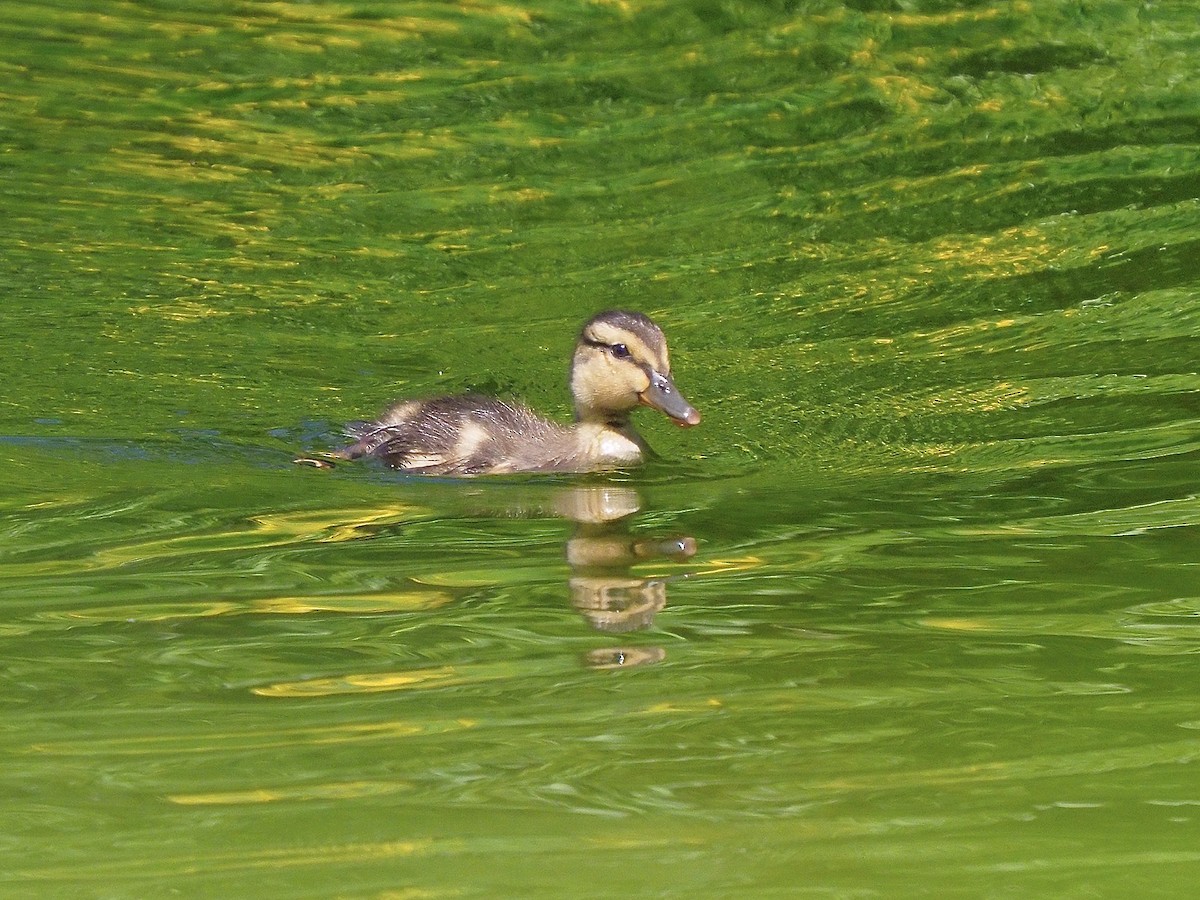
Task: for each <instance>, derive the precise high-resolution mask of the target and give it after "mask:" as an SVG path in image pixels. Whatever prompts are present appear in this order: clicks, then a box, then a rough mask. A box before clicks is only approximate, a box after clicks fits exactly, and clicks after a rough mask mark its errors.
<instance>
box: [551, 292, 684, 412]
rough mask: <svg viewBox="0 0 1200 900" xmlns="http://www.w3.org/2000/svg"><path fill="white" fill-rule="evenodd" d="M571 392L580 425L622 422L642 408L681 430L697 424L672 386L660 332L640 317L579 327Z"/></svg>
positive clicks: (603, 318)
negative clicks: (670, 421)
mask: <svg viewBox="0 0 1200 900" xmlns="http://www.w3.org/2000/svg"><path fill="white" fill-rule="evenodd" d="M571 393H572V395H574V397H575V414H576V416H577V417H578V418H579V420H580V421H596V420H606V421H613V420H617V421H623V420H624V419H625V417H626V416H627V415H628V413H629V410H631V409H633V408H634V407H635V406H637V405H638V404H639V403H642V404H645V405H646V406H651V407H653V408H654V409H657V410H658V411H659V412H661V413H664V414H666V415H667V416H669V417H670V418H671V419H672V420H673V421H674V422H675V423H676V424H677V425H680V426H683V427H684V428H688V427H691V426H692V425H698V424H700V413H699V412H697V411H696V409H695V407H693V406H692V405H691V404H690V403H688V402H687V401H686V400H685V399H683V395H682V394H680V393H679V390H678V389H677V388H676V387H675V383H674V382H673V381H671V363H670V360H669V359H668V358H667V340H666V338H664V337H663V333H662V330H661V329H659V327H658V326H657V325H655V324H654V323H653V322H651V321H650V320H649V319H648V318H646V317H645V316H643V315H642V314H641V313H636V312H624V311H622V310H610V311H608V312H602V313H600V314H599V315H597V316H594V317H593V318H592V319H590V320H589V321H588V322H587V324H586V325H584V326H583V330H582V331H581V332H580V333H579V341H578V343H576V345H575V356H574V357H573V359H572V360H571Z"/></svg>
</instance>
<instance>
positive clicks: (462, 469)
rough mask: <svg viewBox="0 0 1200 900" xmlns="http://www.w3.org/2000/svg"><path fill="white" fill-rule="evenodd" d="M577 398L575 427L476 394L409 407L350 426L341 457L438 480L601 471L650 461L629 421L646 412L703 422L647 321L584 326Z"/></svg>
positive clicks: (608, 315)
mask: <svg viewBox="0 0 1200 900" xmlns="http://www.w3.org/2000/svg"><path fill="white" fill-rule="evenodd" d="M571 394H572V395H573V396H574V398H575V422H574V424H572V425H559V424H557V423H555V422H550V421H547V420H546V419H543V418H542V417H541V416H539V415H537V414H536V413H534V412H533V411H532V410H530V409H527V408H526V407H524V406H519V405H516V404H512V403H507V402H505V401H503V400H497V399H495V398H492V397H484V396H480V395H476V394H464V395H460V396H454V397H436V398H434V399H431V400H402V401H400V402H398V403H396V404H395V405H393V406H392V407H390V408H389V409H388V410H387V411H385V412H384V414H383V415H382V416H380V418H379V419H378V420H376V421H374V422H355V423H351V424H350V425H348V426H346V434H347V435H348V436H350V437H352V438H355V443H353V444H352V445H350V446H349V447H346V448H344V449H342V450H339V451H337V452H336V453H334V454H332V456H333V457H334V458H338V459H358V458H359V457H363V456H374V457H378V458H379V459H381V460H383V461H384V462H385V463H387V465H389V466H391V467H392V468H393V469H403V470H405V471H409V472H420V473H424V474H429V475H485V474H502V473H508V472H596V471H602V470H605V469H615V468H621V467H624V466H632V465H637V464H638V463H641V462H642V460H643V458H644V457H645V454H646V452H647V450H648V448H647V446H646V443H645V441H643V440H642V438H641V436H640V435H638V433H637V432H636V431H634V430H633V426H632V425H631V424H630V421H629V414H630V412H631V411H632V410H633V409H634V408H635V407H636V406H638V404H645V405H646V406H651V407H653V408H654V409H657V410H659V411H660V412H662V413H665V414H666V415H667V416H669V417H670V418H671V419H673V420H674V421H675V422H676V423H677V424H679V425H681V426H683V427H685V428H686V427H691V426H692V425H697V424H699V422H700V413H698V412H697V411H696V410H695V408H694V407H692V405H691V404H690V403H688V402H687V401H686V400H685V399H684V398H683V396H682V395H681V394H680V393H679V391H678V390H677V389H676V388H675V384H674V382H672V381H671V364H670V361H669V360H668V359H667V342H666V339H665V338H664V337H663V333H662V331H661V330H660V329H659V327H658V326H657V325H655V324H654V323H653V322H652V321H650V319H648V318H647V317H646V316H644V315H642V314H641V313H635V312H623V311H620V310H612V311H609V312H603V313H600V314H599V315H597V316H595V317H594V318H592V319H590V320H589V321H588V322H587V324H586V325H584V326H583V330H582V331H581V332H580V333H579V340H578V341H577V342H576V344H575V354H574V356H573V357H572V359H571Z"/></svg>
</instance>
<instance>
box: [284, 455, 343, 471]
mask: <svg viewBox="0 0 1200 900" xmlns="http://www.w3.org/2000/svg"><path fill="white" fill-rule="evenodd" d="M342 458H343V457H339V456H334V455H333V454H332V453H330V454H327V455H325V456H320V457H316V456H297V457H296V458H295V459H293V460H292V462H294V463H295V464H296V465H298V466H312V467H313V468H314V469H335V468H337V463H335V462H334V460H335V459H342Z"/></svg>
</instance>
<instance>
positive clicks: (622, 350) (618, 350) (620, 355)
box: [608, 344, 629, 359]
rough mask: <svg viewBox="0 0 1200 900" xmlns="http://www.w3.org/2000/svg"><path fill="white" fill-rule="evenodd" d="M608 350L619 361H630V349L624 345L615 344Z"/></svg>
mask: <svg viewBox="0 0 1200 900" xmlns="http://www.w3.org/2000/svg"><path fill="white" fill-rule="evenodd" d="M608 349H609V351H611V352H612V355H613V356H614V357H616V358H617V359H629V348H628V347H626V346H625V345H624V344H613V345H612V346H611V347H609V348H608Z"/></svg>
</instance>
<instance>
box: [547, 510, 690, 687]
mask: <svg viewBox="0 0 1200 900" xmlns="http://www.w3.org/2000/svg"><path fill="white" fill-rule="evenodd" d="M555 506H556V509H557V511H558V513H559V514H560V515H562V516H564V517H566V518H569V519H571V520H573V521H574V522H575V523H576V531H575V534H574V535H572V536H571V537H570V538H569V539H568V540H567V563H568V564H569V565H570V567H571V578H570V580H569V582H568V584H569V586H570V590H571V602H572V604H573V605H574V606H575V608H576V609H577V610H579V611H580V613H582V615H583V617H584V618H585V619H587V621H588V623H589V624H591V626H592V627H593V628H595V629H597V630H598V631H606V632H610V633H613V634H621V633H625V632H630V631H637V630H640V629H644V628H648V627H650V625H652V624H653V622H654V617H655V615H657V614H658V612H659V611H661V610H662V609H663V608H664V607H665V606H666V605H667V581H668V579H667V578H662V577H660V578H643V577H640V576H637V575H634V574H633V572H632V571H631V570H632V568H633V566H634V565H635V564H636V563H639V562H645V561H646V560H651V559H660V558H665V559H670V560H676V561H681V560H686V559H689V558H691V557H692V556H693V555H695V553H696V541H695V539H694V538H691V537H669V538H660V537H650V538H635V537H634V536H633V535H631V534H630V533H629V531H628V528H627V527H626V524H625V523H626V520H627V519H628V517H629V516H631V515H633V513H635V512H637V511H638V509H640V507H641V500H640V498H639V497H638V494H637V492H636V491H633V490H631V489H629V488H621V487H615V486H591V487H577V488H575V489H573V490H570V491H565V492H563V493H562V494H560V495H559V496H558V497H557V498H556V503H555ZM665 655H666V654H665V651H663V650H662V649H661V648H654V647H650V648H647V647H635V648H612V649H605V650H597V651H592V653H590V654H588V657H587V662H588V664H589V665H591V666H594V667H597V668H616V667H621V666H630V665H640V664H645V663H648V662H657V661H659V660H661V659H662V658H663V657H664V656H665Z"/></svg>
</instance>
